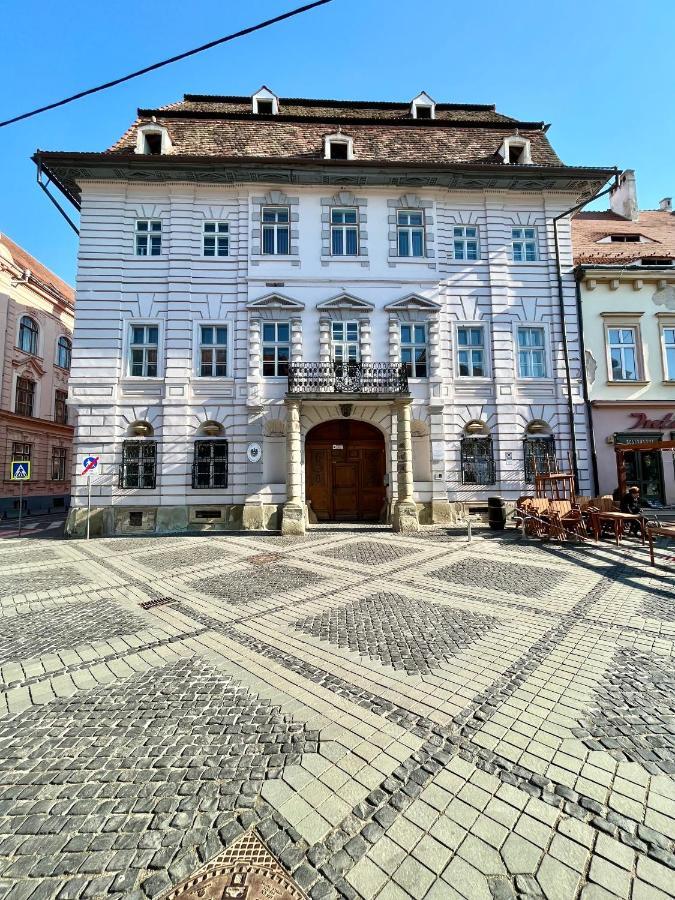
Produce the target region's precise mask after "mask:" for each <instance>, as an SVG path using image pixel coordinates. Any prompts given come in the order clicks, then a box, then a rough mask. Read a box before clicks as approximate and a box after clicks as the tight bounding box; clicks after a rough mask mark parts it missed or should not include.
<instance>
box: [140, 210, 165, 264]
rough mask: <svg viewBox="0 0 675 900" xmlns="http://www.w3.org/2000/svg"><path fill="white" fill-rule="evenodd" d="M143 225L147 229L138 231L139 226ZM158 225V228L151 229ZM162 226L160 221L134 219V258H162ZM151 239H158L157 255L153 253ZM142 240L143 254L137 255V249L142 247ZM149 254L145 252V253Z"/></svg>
mask: <svg viewBox="0 0 675 900" xmlns="http://www.w3.org/2000/svg"><path fill="white" fill-rule="evenodd" d="M142 224H145V225H147V226H148V227H147V228H146V229H140V228H139V226H140V225H142ZM157 224H158V225H159V228H153V226H154V225H157ZM162 236H163V224H162V220H161V219H142V218H141V219H136V223H135V225H134V256H140V257H141V258H143V259H149V258H150V257H157V256H162V250H163V241H162ZM151 237H159V251H158V252H157V253H153V252H152V250H153V246H152V241H151V240H150V238H151ZM142 238H145V249H146V252H145V253H139V247H141V246H143V241H142ZM148 250H149V251H150V252H147V251H148Z"/></svg>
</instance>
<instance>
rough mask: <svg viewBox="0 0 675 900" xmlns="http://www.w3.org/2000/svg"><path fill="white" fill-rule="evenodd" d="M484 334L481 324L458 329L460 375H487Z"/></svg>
mask: <svg viewBox="0 0 675 900" xmlns="http://www.w3.org/2000/svg"><path fill="white" fill-rule="evenodd" d="M484 335H485V332H484V329H483V328H482V327H481V326H480V325H472V326H470V327H469V326H462V327H461V328H458V329H457V372H458V374H459V375H460V377H462V378H484V377H485V336H484Z"/></svg>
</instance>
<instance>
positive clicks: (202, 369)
mask: <svg viewBox="0 0 675 900" xmlns="http://www.w3.org/2000/svg"><path fill="white" fill-rule="evenodd" d="M199 374H200V376H201V377H202V378H225V376H226V375H227V325H200V328H199Z"/></svg>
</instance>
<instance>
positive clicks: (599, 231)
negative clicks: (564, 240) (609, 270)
mask: <svg viewBox="0 0 675 900" xmlns="http://www.w3.org/2000/svg"><path fill="white" fill-rule="evenodd" d="M610 234H640V235H642V236H644V237H646V238H649V239H650V240H649V241H639V242H638V241H635V242H632V241H631V242H628V243H598V241H600V240H601V239H602V238H604V237H607V235H610ZM572 243H573V247H574V261H575V262H576V263H578V264H586V265H589V264H590V265H593V264H596V265H611V264H612V263H618V264H622V265H630V263H633V262H637V261H638V260H640V259H648V258H650V257H652V258H654V257H656V258H663V259H675V215H673V213H671V212H665V211H663V210H659V209H650V210H643V211H642V212H640V214H639V216H638V218H637V220H631V219H624V218H623V216H619V215H617V214H616V213H613V212H611V211H610V210H607V211H605V212H580V213H577V215H576V216H575V217H574V218H573V219H572Z"/></svg>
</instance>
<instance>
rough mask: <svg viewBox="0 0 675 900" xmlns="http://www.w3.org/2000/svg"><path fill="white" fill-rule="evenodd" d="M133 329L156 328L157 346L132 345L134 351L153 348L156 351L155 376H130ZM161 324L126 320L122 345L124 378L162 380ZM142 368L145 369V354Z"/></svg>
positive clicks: (147, 344) (146, 320)
mask: <svg viewBox="0 0 675 900" xmlns="http://www.w3.org/2000/svg"><path fill="white" fill-rule="evenodd" d="M134 328H156V329H157V344H150V343H144V344H134V345H133V346H134V349H136V350H139V349H141V350H144V351H145V350H150V349H152V348H153V347H154V348H155V349H156V350H157V374H156V375H132V374H131V371H132V361H131V350H132V344H131V340H132V338H133V334H134V333H133V329H134ZM162 337H163V336H162V323H161V321H160V320H154V321H153V320H152V319H138V320H136V319H128V320H127V322H126V334H125V339H124V344H125V347H126V365H125V378H132V379H133V380H134V381H141V380H143V381H157V380H160V379H161V378H162V375H161V372H162V370H163V365H164V359H163V352H162ZM143 368H144V369H146V368H147V362H146V353H145V352H144V354H143Z"/></svg>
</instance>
